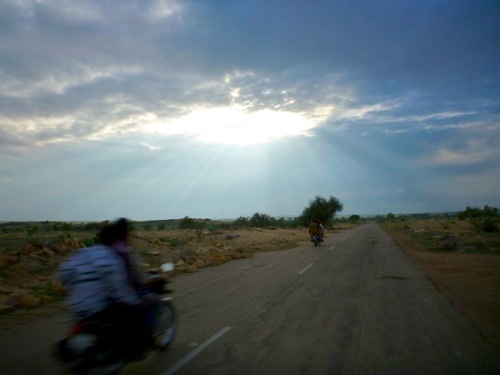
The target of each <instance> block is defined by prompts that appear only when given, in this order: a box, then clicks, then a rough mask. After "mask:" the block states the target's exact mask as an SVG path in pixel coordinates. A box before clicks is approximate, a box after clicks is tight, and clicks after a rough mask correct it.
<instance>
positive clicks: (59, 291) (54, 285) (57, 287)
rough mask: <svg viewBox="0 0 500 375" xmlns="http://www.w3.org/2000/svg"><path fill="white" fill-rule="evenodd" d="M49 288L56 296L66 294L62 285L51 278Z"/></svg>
mask: <svg viewBox="0 0 500 375" xmlns="http://www.w3.org/2000/svg"><path fill="white" fill-rule="evenodd" d="M50 288H51V290H52V293H53V294H54V295H56V296H64V295H65V294H66V291H65V290H64V287H63V286H62V285H61V284H60V283H59V282H58V281H56V280H53V281H52V282H51V283H50Z"/></svg>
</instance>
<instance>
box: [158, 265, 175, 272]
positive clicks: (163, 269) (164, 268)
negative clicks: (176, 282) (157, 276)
mask: <svg viewBox="0 0 500 375" xmlns="http://www.w3.org/2000/svg"><path fill="white" fill-rule="evenodd" d="M174 268H175V266H174V264H173V263H163V264H162V265H161V266H160V269H161V272H171V271H173V270H174Z"/></svg>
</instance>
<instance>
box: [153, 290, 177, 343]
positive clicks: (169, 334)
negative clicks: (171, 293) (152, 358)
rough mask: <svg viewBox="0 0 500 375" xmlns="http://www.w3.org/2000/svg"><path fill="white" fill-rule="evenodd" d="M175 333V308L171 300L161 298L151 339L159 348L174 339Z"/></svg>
mask: <svg viewBox="0 0 500 375" xmlns="http://www.w3.org/2000/svg"><path fill="white" fill-rule="evenodd" d="M176 333H177V309H176V308H175V306H174V304H173V302H172V300H161V301H160V306H159V308H158V315H157V316H156V323H155V327H154V330H153V339H154V341H155V344H156V345H157V346H158V348H159V349H160V350H165V349H167V347H168V346H169V345H170V344H171V343H172V341H174V338H175V334H176Z"/></svg>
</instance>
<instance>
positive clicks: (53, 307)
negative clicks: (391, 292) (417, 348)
mask: <svg viewBox="0 0 500 375" xmlns="http://www.w3.org/2000/svg"><path fill="white" fill-rule="evenodd" d="M346 228H347V226H346V227H336V229H335V230H334V231H327V233H326V236H327V237H328V236H331V235H335V234H336V233H339V232H341V231H342V230H344V229H346ZM387 233H388V234H390V235H391V236H392V238H393V239H394V240H395V241H396V243H397V244H398V245H399V246H400V247H401V248H402V249H403V250H404V251H405V252H406V253H407V254H408V256H410V257H411V258H412V259H413V260H414V261H415V262H416V263H417V264H418V265H419V266H420V267H421V268H422V270H423V271H424V272H425V273H426V274H427V275H428V276H429V278H430V280H431V281H432V282H433V283H434V285H435V286H436V287H437V288H438V289H439V290H440V291H441V292H442V293H443V294H444V295H446V296H447V297H448V298H449V300H450V303H452V304H453V305H455V306H456V307H457V308H459V309H460V310H461V311H462V312H463V313H464V314H465V315H466V316H467V317H468V318H469V319H470V320H471V322H473V324H474V325H475V326H476V327H477V328H478V330H479V331H480V332H481V333H482V335H483V336H484V337H485V339H486V340H487V341H489V342H491V343H492V344H493V345H494V346H496V348H497V349H498V350H499V351H500V314H499V312H500V256H498V255H483V254H464V253H454V252H442V251H441V252H439V251H429V250H426V249H425V248H423V247H422V246H421V245H419V244H417V243H415V242H414V240H413V239H411V237H410V236H406V235H404V234H402V233H400V232H396V231H389V230H387ZM306 238H307V230H306V229H254V230H233V231H218V232H214V233H210V234H208V233H201V234H200V233H199V232H186V231H179V232H174V231H169V232H165V233H154V232H152V233H138V236H137V237H136V238H135V239H134V246H135V247H136V249H138V251H139V253H140V254H141V255H142V256H143V258H144V259H145V261H146V262H147V263H149V264H153V265H154V264H158V263H161V262H164V261H168V260H175V259H180V258H182V257H185V256H186V255H187V256H189V255H190V254H195V253H203V252H204V253H213V252H214V251H219V250H224V251H226V253H228V252H231V251H233V250H236V251H240V252H243V251H248V249H250V250H251V252H252V253H255V252H260V251H279V250H286V249H291V248H293V247H296V246H297V245H298V244H299V243H300V242H302V241H304V239H306ZM61 259H62V258H61ZM56 260H57V261H60V259H58V258H55V259H54V261H56ZM22 271H26V270H24V269H22V268H21V265H19V266H13V267H11V268H9V269H7V270H4V272H3V277H2V278H0V287H2V284H3V285H4V286H3V288H5V287H9V288H12V287H13V285H15V284H17V285H20V284H26V283H27V282H28V280H30V279H31V280H33V275H32V272H31V276H30V272H29V270H27V272H22ZM40 272H42V271H40ZM52 274H53V272H52ZM14 275H16V278H17V277H18V278H19V279H18V280H15V279H14ZM50 277H51V274H47V275H45V274H38V276H37V278H38V279H42V280H46V279H47V278H50ZM62 309H63V303H62V300H61V299H59V300H55V301H52V302H51V303H48V304H44V305H42V306H40V307H38V308H36V309H19V308H18V309H16V310H15V311H13V312H9V313H8V314H3V315H0V329H2V328H4V327H7V326H9V325H11V324H16V323H17V322H19V321H22V320H23V319H30V318H33V317H34V316H44V315H47V316H48V315H51V314H52V313H53V312H54V311H61V310H62Z"/></svg>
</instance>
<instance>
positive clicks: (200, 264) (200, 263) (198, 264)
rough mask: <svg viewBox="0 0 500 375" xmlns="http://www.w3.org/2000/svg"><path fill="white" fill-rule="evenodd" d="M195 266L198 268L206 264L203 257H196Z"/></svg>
mask: <svg viewBox="0 0 500 375" xmlns="http://www.w3.org/2000/svg"><path fill="white" fill-rule="evenodd" d="M193 266H195V267H196V268H203V267H205V266H206V264H205V262H204V261H203V259H199V258H198V259H196V261H195V262H194V263H193Z"/></svg>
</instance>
